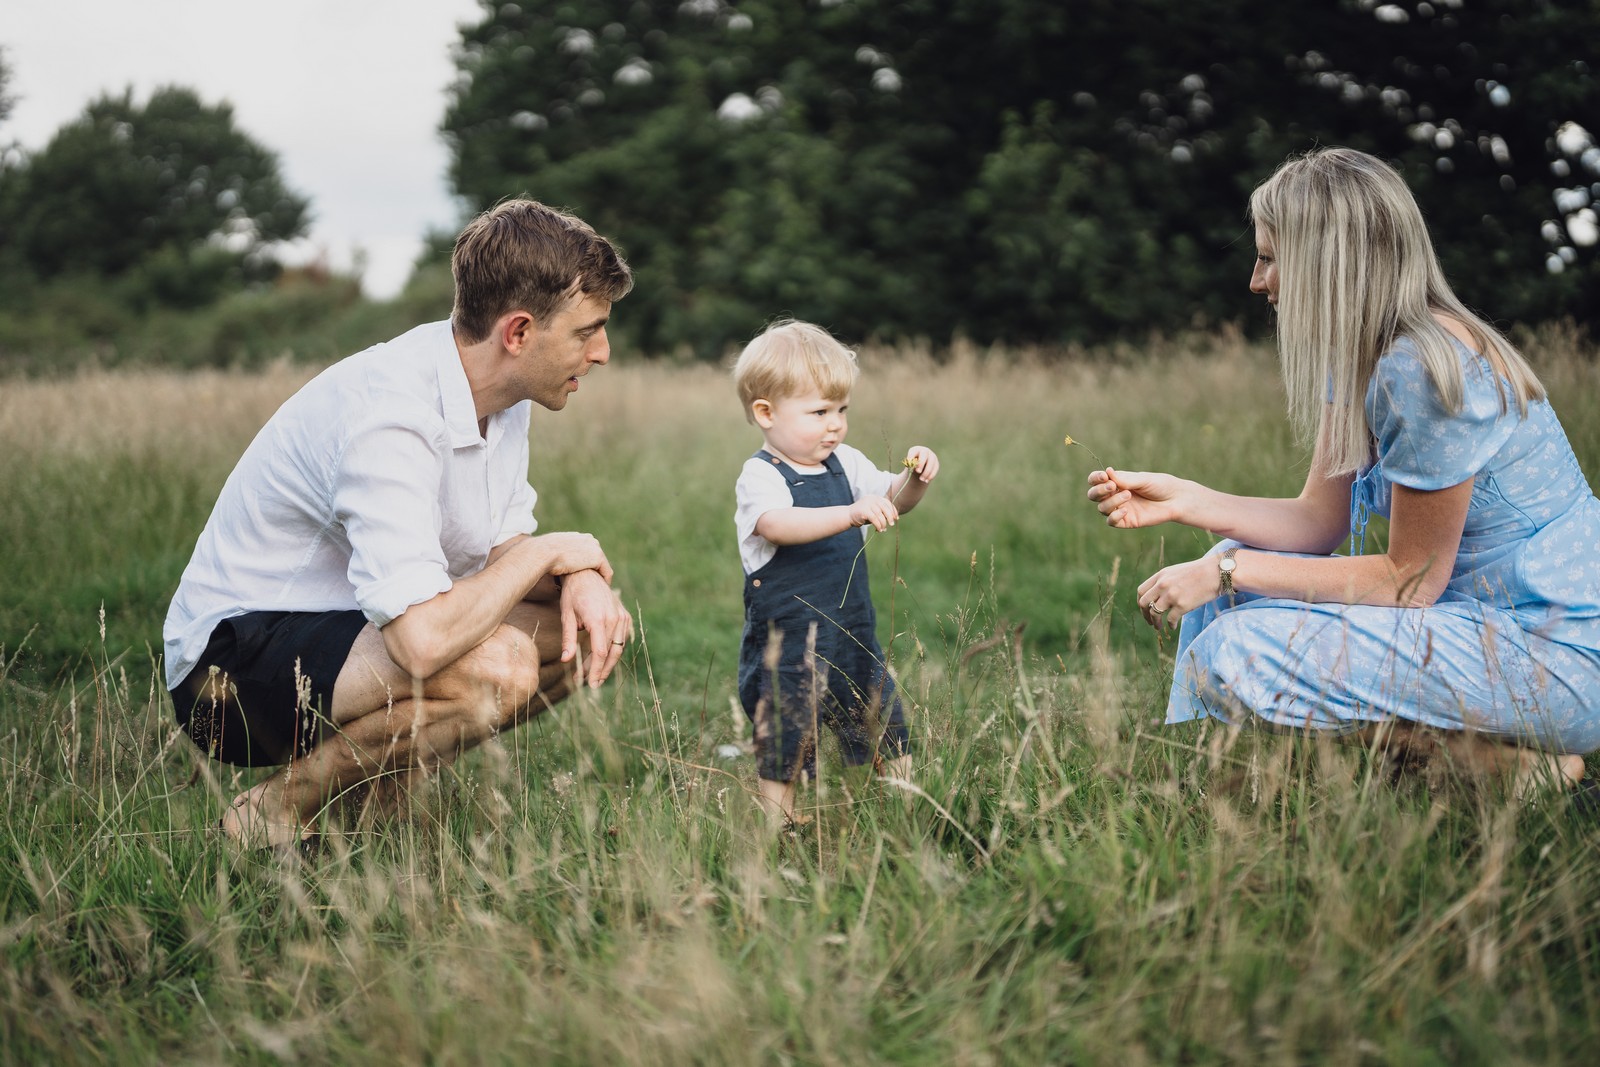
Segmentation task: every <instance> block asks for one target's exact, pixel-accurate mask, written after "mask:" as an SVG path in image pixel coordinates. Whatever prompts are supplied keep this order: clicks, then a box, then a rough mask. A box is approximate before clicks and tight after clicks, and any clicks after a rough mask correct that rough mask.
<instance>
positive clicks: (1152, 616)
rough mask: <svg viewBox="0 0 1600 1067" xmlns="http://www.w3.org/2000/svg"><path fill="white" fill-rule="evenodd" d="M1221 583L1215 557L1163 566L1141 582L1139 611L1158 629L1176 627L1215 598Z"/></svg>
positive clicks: (1145, 619) (1146, 620) (1219, 591)
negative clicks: (1195, 610)
mask: <svg viewBox="0 0 1600 1067" xmlns="http://www.w3.org/2000/svg"><path fill="white" fill-rule="evenodd" d="M1221 586H1222V575H1221V572H1220V571H1219V570H1218V569H1217V558H1216V557H1215V556H1203V557H1201V558H1200V559H1196V560H1191V561H1189V562H1188V563H1174V564H1173V565H1172V566H1170V567H1162V568H1161V569H1160V570H1158V571H1156V572H1155V573H1154V574H1152V575H1151V576H1150V577H1148V578H1146V579H1145V580H1144V581H1143V582H1141V583H1139V614H1141V615H1143V616H1144V621H1145V622H1147V623H1149V624H1150V625H1151V626H1154V627H1155V628H1156V629H1157V630H1165V629H1166V628H1167V627H1168V626H1171V627H1172V628H1174V629H1176V628H1177V626H1178V622H1179V620H1181V619H1182V618H1183V617H1184V615H1185V614H1187V613H1188V612H1191V611H1193V610H1194V609H1195V608H1197V607H1199V606H1200V605H1201V604H1204V603H1207V602H1208V601H1211V600H1215V599H1216V598H1217V596H1218V594H1220V593H1221V591H1222V589H1221Z"/></svg>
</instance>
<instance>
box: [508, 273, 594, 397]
mask: <svg viewBox="0 0 1600 1067" xmlns="http://www.w3.org/2000/svg"><path fill="white" fill-rule="evenodd" d="M610 318H611V301H609V300H606V299H604V298H603V297H599V296H592V295H589V294H586V293H578V294H577V295H575V296H574V297H572V298H571V299H570V300H568V301H567V303H566V304H564V305H563V306H562V308H561V310H560V311H558V312H556V313H555V315H553V316H552V317H551V318H550V319H549V320H548V321H547V322H543V323H537V322H536V323H534V324H533V325H532V326H530V327H529V341H528V345H527V347H525V348H524V350H523V352H522V360H523V379H524V382H525V384H526V389H525V393H526V395H527V397H528V398H529V399H530V400H532V401H533V402H534V403H535V404H538V405H540V406H541V407H546V408H549V409H550V410H551V411H560V410H561V409H562V408H564V407H566V406H567V397H569V396H571V395H572V394H573V393H575V392H577V391H578V379H579V378H582V377H583V376H584V375H585V374H588V373H589V370H590V368H592V367H595V366H600V365H604V364H605V363H607V362H609V361H610V359H611V342H610V341H609V340H607V338H606V322H607V321H608V320H609V319H610Z"/></svg>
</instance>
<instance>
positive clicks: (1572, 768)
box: [1511, 748, 1584, 800]
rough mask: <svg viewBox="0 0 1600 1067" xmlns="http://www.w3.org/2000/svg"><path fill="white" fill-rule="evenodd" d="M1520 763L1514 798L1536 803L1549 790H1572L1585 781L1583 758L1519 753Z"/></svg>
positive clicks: (1518, 751)
mask: <svg viewBox="0 0 1600 1067" xmlns="http://www.w3.org/2000/svg"><path fill="white" fill-rule="evenodd" d="M1517 753H1518V757H1519V763H1520V765H1519V766H1518V767H1517V774H1516V777H1515V778H1514V779H1512V784H1511V795H1512V796H1514V797H1516V798H1517V799H1518V800H1532V799H1534V798H1535V797H1537V796H1538V795H1539V794H1540V793H1543V792H1545V791H1547V790H1557V789H1559V790H1572V789H1576V788H1578V783H1579V782H1580V781H1582V780H1583V769H1584V768H1583V757H1582V756H1572V755H1563V754H1558V753H1554V752H1540V751H1538V750H1537V749H1531V748H1524V749H1518V750H1517Z"/></svg>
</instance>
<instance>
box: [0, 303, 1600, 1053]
mask: <svg viewBox="0 0 1600 1067" xmlns="http://www.w3.org/2000/svg"><path fill="white" fill-rule="evenodd" d="M1524 340H1525V341H1526V343H1527V350H1528V351H1529V353H1530V356H1531V357H1532V358H1533V359H1534V361H1535V364H1536V366H1537V367H1538V369H1539V370H1540V372H1541V374H1542V375H1543V376H1544V377H1545V379H1546V381H1547V383H1548V384H1549V385H1550V386H1551V392H1552V396H1553V398H1554V402H1555V404H1556V408H1557V411H1558V413H1559V414H1560V415H1561V416H1562V419H1563V422H1564V424H1565V425H1566V427H1567V430H1568V434H1569V436H1570V437H1571V439H1572V441H1573V444H1574V447H1575V448H1576V449H1577V451H1578V455H1579V459H1580V461H1581V462H1582V463H1583V465H1584V469H1585V470H1586V471H1587V472H1588V473H1589V475H1590V478H1591V483H1593V482H1594V481H1595V479H1596V477H1597V475H1600V375H1597V374H1596V365H1595V359H1596V352H1595V350H1594V348H1593V346H1592V345H1590V344H1587V343H1585V342H1583V341H1582V340H1581V339H1579V338H1576V337H1574V336H1572V335H1571V334H1569V333H1563V332H1560V331H1551V332H1547V333H1544V334H1542V335H1539V336H1537V337H1532V338H1526V339H1524ZM862 362H863V365H864V367H865V374H864V376H863V379H862V383H861V386H860V388H859V389H858V391H857V393H856V395H855V396H854V398H853V400H852V409H851V413H852V420H851V422H852V425H851V437H850V440H851V442H852V443H853V444H855V445H857V446H858V447H860V448H862V449H864V450H865V451H867V452H868V454H870V455H873V456H875V457H877V458H879V459H880V460H881V461H882V462H883V464H884V465H885V466H895V465H897V464H898V460H899V457H900V456H902V455H903V454H904V450H905V449H906V448H907V447H909V446H910V445H912V444H919V443H920V444H926V445H929V446H930V447H933V448H934V449H936V450H937V451H938V452H939V455H940V457H941V461H942V465H943V470H942V472H941V474H940V477H939V479H938V481H937V482H936V483H935V485H934V486H933V488H932V489H931V490H930V492H929V494H928V497H927V498H926V500H925V501H924V503H923V504H922V505H921V506H920V507H919V509H918V510H917V511H916V512H915V513H914V514H912V515H910V516H907V517H906V518H905V519H904V520H903V521H902V522H901V523H900V524H899V525H897V526H896V527H895V528H894V529H893V530H892V531H890V532H888V533H886V534H883V535H879V536H875V537H873V538H872V539H871V541H870V542H869V544H868V547H867V550H866V554H865V558H866V560H867V561H868V564H869V566H870V570H871V582H872V588H873V592H874V597H875V600H876V603H877V605H878V609H879V616H880V627H881V631H880V637H881V639H882V641H883V643H884V645H885V648H886V649H887V650H888V652H889V655H890V657H891V659H892V662H893V665H894V667H895V669H896V671H897V672H898V675H899V677H900V679H901V686H902V689H903V691H904V692H905V694H906V695H907V697H908V698H909V699H910V701H911V703H910V707H909V708H908V712H909V714H910V717H911V720H912V733H913V738H914V744H915V745H916V758H915V765H916V773H915V782H914V788H911V789H906V788H898V787H893V786H889V785H885V784H883V783H879V782H875V781H870V780H863V779H862V778H860V777H859V776H855V775H851V774H846V773H843V772H842V771H841V770H840V768H839V767H838V766H837V765H836V764H832V763H830V754H829V752H828V750H827V748H826V746H824V748H823V750H822V766H821V773H820V775H819V779H818V781H817V782H816V783H815V785H814V787H812V788H809V789H807V790H805V791H804V792H803V794H802V804H803V805H804V806H805V807H806V809H807V810H808V811H809V812H810V813H812V814H813V815H814V816H815V817H816V819H815V822H814V823H813V824H812V825H811V826H810V827H808V828H806V829H804V830H802V831H799V832H795V833H786V834H782V835H778V836H776V837H773V836H770V835H768V834H766V833H765V832H763V830H762V827H761V824H760V822H759V819H758V817H757V813H756V812H755V810H754V808H753V805H752V803H751V800H750V793H751V790H752V789H753V787H754V772H753V761H752V759H751V758H750V756H749V754H748V753H749V728H748V725H747V724H746V722H745V721H744V717H743V715H742V713H740V712H739V711H738V709H737V707H736V705H735V703H734V702H733V675H734V668H735V662H736V658H737V647H738V634H739V627H740V600H739V597H740V592H739V591H740V576H739V565H738V558H737V554H736V551H735V546H734V544H733V528H732V509H733V497H732V487H733V480H734V477H735V475H736V473H737V471H738V468H739V465H740V464H741V463H742V461H743V459H744V458H745V457H746V456H747V455H749V453H750V452H751V451H753V450H754V449H755V448H756V447H757V446H758V445H759V436H758V435H757V434H756V432H755V431H754V430H753V429H752V428H751V427H749V426H747V425H746V424H745V422H744V421H743V419H742V417H741V416H740V413H739V410H738V404H737V401H736V399H735V398H734V396H733V393H732V389H731V386H730V384H729V382H728V380H727V377H726V374H725V372H723V371H722V370H720V369H718V368H715V367H709V366H705V365H679V364H674V363H671V362H669V361H657V362H643V361H639V360H635V359H632V358H630V357H629V355H628V354H627V353H623V352H618V353H617V354H616V355H615V357H614V360H613V363H612V365H611V366H610V367H608V368H605V369H603V370H601V371H598V372H597V373H595V374H594V375H591V376H590V377H589V378H587V379H586V380H585V383H584V386H583V390H582V391H581V392H580V393H579V394H578V395H577V396H576V397H575V398H574V400H573V402H572V403H571V404H570V405H569V407H568V409H567V410H566V411H565V412H562V413H559V414H555V415H550V414H548V413H543V412H540V413H538V415H537V416H536V418H535V423H534V437H533V460H532V465H533V482H534V484H535V485H536V486H537V488H538V489H539V492H540V502H539V508H538V515H539V517H540V520H541V524H542V528H543V529H545V530H558V529H583V530H589V531H591V532H594V533H595V534H597V535H598V536H599V537H600V539H601V541H602V543H603V544H604V545H605V546H606V547H607V550H608V552H609V553H610V555H611V558H612V560H613V562H614V564H615V565H616V569H617V586H618V588H619V589H620V590H621V591H622V592H623V594H624V596H625V598H626V599H627V602H628V604H629V605H630V607H631V608H632V610H633V611H634V613H635V617H636V619H637V621H638V624H639V636H638V640H637V641H636V643H635V644H634V646H633V647H631V648H630V649H629V652H628V655H627V658H626V659H625V661H624V663H623V666H622V668H621V669H620V670H619V672H618V675H617V677H616V678H615V679H614V680H613V681H612V682H610V683H608V684H607V686H606V687H604V688H603V689H602V690H600V691H598V692H597V693H585V694H580V695H579V696H577V697H574V698H573V699H571V700H569V701H568V702H566V703H565V704H563V705H561V706H560V707H559V708H558V709H557V710H556V711H555V712H553V713H550V714H546V715H544V716H543V717H541V718H539V719H537V720H535V721H534V722H532V723H530V724H529V725H528V726H526V727H524V728H522V729H520V730H518V731H516V732H514V733H512V734H510V735H507V736H505V737H503V738H502V739H500V740H499V741H498V742H497V743H494V744H492V745H490V746H487V747H486V748H485V749H483V750H480V751H478V752H475V753H473V754H471V755H469V756H468V757H467V758H465V759H463V760H461V761H460V762H459V763H457V764H456V765H455V766H453V767H451V768H449V769H448V770H446V771H445V772H443V773H441V774H440V775H439V776H438V777H437V779H436V780H435V781H433V782H432V783H431V784H430V785H429V786H428V788H427V789H426V790H425V791H424V793H423V795H422V796H421V797H420V798H419V801H418V803H417V805H416V808H415V810H414V811H412V812H411V813H410V814H409V815H407V816H406V817H404V818H401V819H398V820H394V821H389V822H378V823H374V822H372V821H364V820H360V819H356V820H352V819H349V818H346V817H343V816H341V815H340V814H339V813H335V812H330V813H329V815H328V816H327V820H326V825H325V829H326V830H327V831H328V840H329V842H330V843H329V846H328V848H327V849H326V851H324V852H323V853H322V854H321V855H319V856H316V857H313V858H311V859H309V860H306V861H298V860H285V859H281V858H277V857H272V856H269V855H262V854H238V853H236V852H235V851H234V850H232V849H230V848H229V847H228V846H227V845H226V844H225V843H224V842H223V841H222V840H221V839H220V836H219V835H218V833H217V832H216V831H215V830H213V829H211V827H212V826H213V824H214V823H215V820H216V817H217V815H218V814H219V812H220V808H221V805H222V804H223V802H224V800H225V799H226V798H227V797H229V796H231V795H232V794H233V793H234V792H235V791H236V790H238V789H239V788H241V787H242V786H243V785H245V784H248V783H249V782H250V781H252V780H253V779H254V777H255V775H256V773H257V772H235V771H233V770H232V769H230V768H226V767H223V766H220V765H212V764H208V763H206V762H205V761H204V760H202V759H199V758H197V755H196V752H195V751H194V749H193V747H192V746H191V745H190V743H189V741H188V740H187V739H186V738H185V737H183V736H182V735H181V734H179V733H177V732H176V731H175V729H174V728H173V726H172V722H171V709H170V706H169V703H168V700H167V697H166V694H165V693H164V692H163V691H162V688H161V685H160V665H159V653H160V628H161V620H162V616H163V614H164V612H165V608H166V602H167V600H168V598H169V597H170V595H171V591H172V589H173V587H174V586H175V584H176V582H177V578H178V575H179V573H180V572H181V570H182V568H183V565H184V563H185V562H186V560H187V558H188V554H189V551H190V549H191V547H192V545H193V542H194V538H195V536H196V534H197V533H198V531H199V529H200V527H201V525H202V524H203V522H204V519H205V516H206V514H207V511H208V509H209V505H210V502H211V500H212V499H213V497H214V495H215V493H216V491H217V489H218V488H219V487H220V485H221V483H222V480H223V479H224V478H225V477H226V475H227V472H228V471H229V469H230V468H231V466H232V463H233V461H234V460H235V459H236V458H237V456H238V455H239V453H240V452H241V451H242V450H243V448H244V447H245V445H246V444H247V443H248V442H249V440H250V438H251V436H252V435H253V434H254V432H255V430H256V429H257V428H258V427H259V426H260V424H261V423H262V422H263V421H264V420H265V418H266V417H267V416H268V415H269V414H270V413H271V412H272V410H273V409H274V408H275V407H276V406H277V404H278V403H280V402H281V401H282V399H283V398H285V397H286V396H287V395H289V393H290V392H292V391H293V390H294V389H295V388H296V387H297V386H298V385H299V384H301V383H302V382H304V381H305V380H306V379H307V378H308V377H309V376H310V375H311V374H312V373H313V370H312V369H310V368H307V367H305V366H300V365H294V364H288V363H279V364H274V365H271V366H268V367H266V368H264V369H259V370H255V371H251V372H249V373H245V372H223V371H191V372H182V373H180V372H177V371H155V370H127V371H116V372H107V371H99V372H85V373H83V374H80V375H78V376H75V377H70V378H64V379H60V380H54V381H23V380H6V381H0V455H3V456H4V461H3V463H0V500H3V502H4V503H3V506H0V588H3V590H4V592H3V595H0V793H3V795H0V1061H4V1062H16V1063H22V1062H30V1063H42V1062H54V1063H112V1064H117V1063H148V1062H154V1061H163V1062H165V1061H179V1062H202V1063H210V1062H229V1063H271V1062H279V1061H293V1062H311V1063H328V1062H337V1063H385V1064H393V1063H413V1062H430V1063H468V1062H470V1063H478V1062H483V1063H500V1062H508V1063H509V1062H530V1061H536V1062H543V1063H599V1062H604V1063H615V1064H724V1063H726V1064H745V1063H763V1064H766V1063H772V1064H860V1063H891V1064H1012V1063H1016V1064H1023V1063H1027V1064H1032V1063H1041V1062H1044V1063H1085V1064H1090V1063H1113V1062H1114V1063H1117V1064H1119V1065H1135V1064H1143V1063H1184V1064H1210V1063H1238V1062H1249V1063H1283V1064H1295V1063H1311V1062H1315V1063H1330V1064H1367V1063H1413V1064H1431V1063H1441V1064H1444V1063H1449V1064H1474V1063H1483V1064H1503V1063H1592V1062H1594V1059H1595V1057H1596V1052H1595V1049H1596V1048H1597V1046H1600V823H1596V822H1594V821H1584V820H1583V819H1581V818H1578V817H1576V816H1575V814H1574V813H1573V812H1572V811H1571V810H1570V806H1569V805H1568V803H1567V802H1566V801H1565V800H1564V799H1563V798H1556V797H1548V796H1547V797H1542V798H1539V799H1538V800H1537V801H1536V802H1533V803H1521V802H1516V801H1514V800H1512V799H1511V798H1509V797H1508V796H1506V795H1505V793H1504V791H1503V790H1502V789H1501V788H1499V787H1498V786H1496V785H1494V784H1492V783H1488V784H1486V783H1482V782H1474V781H1471V780H1468V779H1465V778H1463V777H1461V776H1458V775H1454V774H1452V773H1451V772H1450V770H1449V768H1447V767H1435V768H1433V769H1432V770H1431V771H1430V773H1428V774H1425V775H1415V776H1403V777H1400V778H1399V779H1397V780H1391V778H1390V776H1389V775H1387V774H1386V773H1385V768H1384V766H1383V764H1382V763H1381V761H1379V760H1377V759H1375V758H1373V757H1372V755H1371V754H1369V753H1368V752H1366V751H1365V750H1363V749H1362V748H1361V747H1359V746H1357V745H1341V744H1334V743H1330V742H1327V741H1325V740H1318V739H1306V738H1296V737H1285V736H1277V735H1265V734H1257V733H1253V732H1246V733H1230V732H1229V731H1226V730H1222V729H1218V728H1216V727H1209V728H1208V727H1206V726H1200V725H1188V726H1184V727H1181V728H1170V727H1165V726H1163V725H1162V724H1161V717H1162V711H1163V705H1164V701H1165V690H1166V685H1167V682H1168V680H1169V678H1170V672H1171V651H1172V650H1171V643H1170V641H1167V642H1165V643H1163V642H1162V641H1159V640H1158V639H1157V638H1156V636H1155V635H1154V634H1153V633H1152V632H1151V631H1150V630H1149V629H1148V628H1147V627H1145V626H1144V625H1143V623H1142V622H1141V621H1140V620H1139V619H1138V617H1137V613H1136V611H1135V609H1134V603H1133V597H1134V588H1135V586H1136V585H1137V584H1138V582H1139V581H1140V580H1141V579H1142V578H1143V577H1144V576H1146V575H1148V574H1149V573H1150V572H1152V571H1153V570H1154V569H1156V568H1157V567H1158V566H1160V565H1161V563H1162V562H1163V561H1171V560H1176V559H1182V558H1190V557H1192V556H1194V555H1197V554H1199V553H1200V552H1202V551H1204V549H1205V547H1206V545H1207V541H1206V538H1205V537H1204V536H1203V535H1201V534H1197V533H1193V532H1190V531H1183V530H1165V531H1161V530H1156V531H1140V532H1135V533H1121V532H1116V531H1111V530H1108V529H1106V528H1105V527H1104V526H1103V524H1102V522H1101V520H1100V518H1099V516H1098V515H1097V514H1096V513H1095V512H1094V510H1093V508H1092V507H1090V506H1089V505H1088V504H1087V503H1086V501H1085V500H1084V498H1083V487H1084V481H1083V480H1084V476H1085V474H1086V473H1087V471H1088V470H1089V469H1090V468H1091V467H1093V466H1095V465H1096V464H1097V463H1100V462H1104V463H1109V464H1112V465H1115V466H1118V467H1123V468H1127V469H1139V468H1146V467H1159V468H1162V469H1168V470H1172V471H1174V472H1175V473H1180V474H1183V475H1186V476H1190V477H1195V478H1199V479H1201V480H1203V481H1207V482H1208V483H1210V484H1213V485H1216V486H1218V487H1220V488H1226V489H1230V490H1233V491H1238V492H1249V493H1259V494H1276V493H1283V494H1292V493H1294V492H1296V491H1297V490H1298V488H1299V485H1300V482H1301V481H1302V479H1303V476H1304V470H1305V457H1304V454H1303V450H1301V449H1300V448H1299V447H1298V446H1297V445H1296V444H1295V442H1294V441H1293V438H1292V435H1291V434H1290V432H1289V429H1288V427H1287V425H1286V422H1285V420H1284V417H1283V414H1282V411H1283V407H1282V397H1281V393H1280V390H1279V386H1278V379H1277V373H1276V366H1275V362H1274V359H1273V356H1272V354H1271V352H1270V350H1269V349H1268V348H1266V347H1263V346H1257V345H1252V344H1247V343H1245V342H1244V341H1243V340H1241V339H1240V338H1238V337H1237V336H1234V335H1231V334H1227V333H1223V334H1216V335H1208V336H1200V337H1192V338H1186V339H1182V340H1177V341H1168V342H1152V343H1151V344H1150V345H1147V346H1141V347H1139V348H1138V349H1134V348H1127V349H1118V350H1096V351H1087V352H1028V351H979V350H976V349H972V348H962V347H959V346H958V347H957V348H956V349H955V350H954V351H952V352H948V353H940V354H939V356H938V358H934V356H933V355H931V354H930V353H929V352H927V351H924V350H919V349H917V348H914V347H907V348H901V349H895V350H888V349H882V350H874V349H868V350H866V351H864V352H863V353H862ZM1068 434H1070V435H1071V436H1072V437H1073V438H1074V439H1075V440H1076V441H1078V442H1081V445H1075V446H1072V447H1070V448H1069V447H1067V446H1065V445H1064V444H1063V437H1064V436H1065V435H1068ZM1091 449H1092V454H1091V452H1090V450H1091ZM1376 525H1379V524H1375V526H1376ZM1379 535H1380V536H1381V531H1379ZM729 746H732V747H733V748H737V749H738V750H739V751H740V755H738V756H737V757H732V758H729V757H728V756H727V753H728V752H729V751H730V748H729ZM1595 769H1597V768H1596V761H1591V770H1592V771H1593V770H1595Z"/></svg>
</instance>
